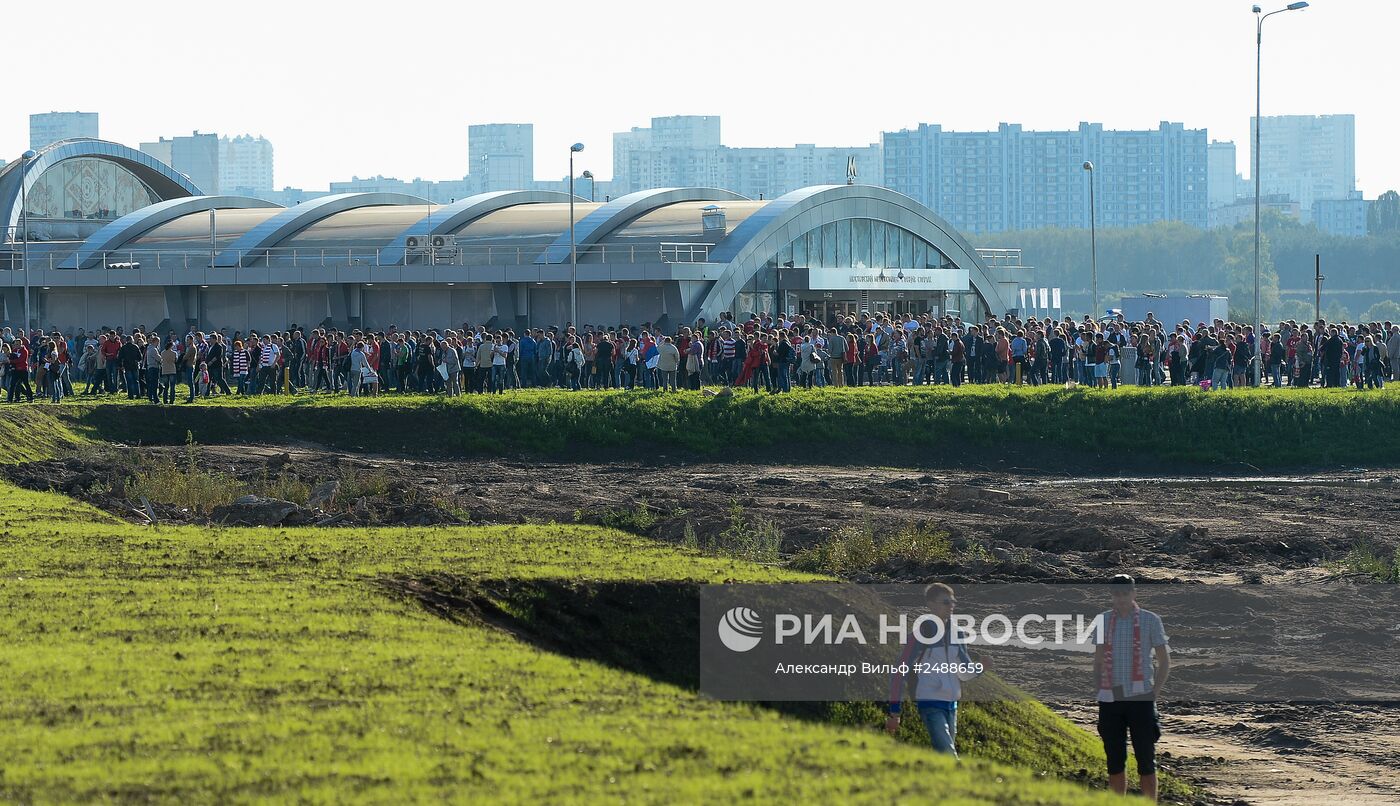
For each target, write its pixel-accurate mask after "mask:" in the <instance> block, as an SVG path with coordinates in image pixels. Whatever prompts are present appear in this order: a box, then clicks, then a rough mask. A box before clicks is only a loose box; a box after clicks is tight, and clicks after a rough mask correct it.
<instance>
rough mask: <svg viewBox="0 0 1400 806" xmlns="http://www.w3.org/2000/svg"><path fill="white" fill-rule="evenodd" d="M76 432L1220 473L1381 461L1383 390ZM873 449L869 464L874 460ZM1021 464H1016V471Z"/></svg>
mask: <svg viewBox="0 0 1400 806" xmlns="http://www.w3.org/2000/svg"><path fill="white" fill-rule="evenodd" d="M53 411H54V413H55V414H57V415H58V416H59V417H60V418H62V420H63V422H65V423H66V425H67V426H68V427H69V428H71V429H72V430H73V431H74V432H76V433H78V434H81V435H83V436H87V437H90V438H99V439H111V440H119V441H123V442H142V443H160V444H171V443H174V442H179V441H181V440H183V439H184V437H185V434H186V432H193V434H194V438H195V439H196V440H197V441H199V442H201V443H206V444H227V443H239V442H244V441H265V442H286V441H287V440H306V441H309V442H314V443H319V444H324V445H328V446H332V447H336V448H341V449H350V450H356V449H359V450H371V451H384V452H397V453H404V452H407V453H420V454H431V453H438V454H451V455H474V454H475V455H481V454H488V455H517V454H528V455H535V456H578V457H588V458H598V457H605V456H614V457H616V456H626V457H637V456H646V457H654V456H656V455H657V454H666V453H670V454H672V455H677V456H688V457H698V458H707V459H730V460H732V459H746V460H756V461H764V460H767V459H777V460H778V461H788V460H793V459H794V458H800V459H802V460H811V461H818V460H821V461H831V460H837V461H839V460H841V459H842V458H843V457H844V458H846V459H847V460H848V461H849V460H854V459H861V460H862V461H864V462H865V463H867V464H873V463H879V462H883V463H923V464H934V463H940V462H945V461H955V462H962V463H966V462H973V463H976V462H982V463H984V464H986V465H995V464H996V462H997V461H998V460H1005V461H1008V462H1016V461H1020V462H1024V463H1035V462H1041V463H1063V462H1080V463H1082V464H1086V465H1098V466H1104V465H1117V464H1121V463H1123V462H1132V463H1144V462H1145V463H1165V464H1185V465H1192V466H1211V467H1227V468H1235V469H1248V468H1250V467H1254V468H1259V469H1263V468H1289V467H1321V466H1337V465H1356V464H1371V465H1374V464H1386V463H1389V464H1393V463H1395V462H1396V461H1397V460H1396V457H1397V456H1400V432H1398V431H1397V430H1396V429H1394V428H1391V427H1389V424H1390V423H1394V422H1396V421H1397V420H1400V389H1386V390H1383V391H1366V392H1358V391H1355V390H1333V389H1309V390H1302V391H1295V390H1291V389H1285V390H1272V389H1251V390H1238V391H1230V392H1222V393H1216V394H1207V393H1204V392H1201V391H1200V390H1198V389H1194V388H1183V389H1138V388H1122V389H1118V390H1116V391H1101V390H1099V391H1096V390H1092V389H1072V390H1066V389H1062V388H1059V387H1042V388H1038V389H1033V388H1011V387H1005V386H964V387H962V388H961V389H957V390H954V389H948V388H937V389H932V388H920V389H892V388H874V389H870V388H863V389H826V390H813V391H807V392H795V393H793V394H791V395H779V396H769V395H754V394H751V393H748V392H744V391H741V392H739V393H737V394H736V395H735V396H734V397H733V398H732V399H712V398H705V397H702V396H701V395H700V394H698V393H681V394H665V393H658V392H643V391H637V392H581V393H569V392H562V391H557V390H525V391H519V392H513V393H511V394H508V395H497V396H491V395H472V396H466V397H461V398H455V399H443V398H423V397H410V398H401V397H392V396H390V397H380V398H372V399H369V398H358V399H351V398H345V397H337V398H309V397H302V398H285V397H261V398H256V399H247V398H222V399H216V400H214V401H213V402H209V403H199V404H195V405H190V406H184V405H177V406H171V407H159V408H156V407H150V406H149V405H148V404H143V403H139V402H138V403H133V404H126V403H104V404H97V405H94V404H90V403H86V402H80V403H74V404H64V405H62V406H60V407H57V408H56V409H53ZM877 460H879V461H878V462H877ZM1023 466H1024V465H1023Z"/></svg>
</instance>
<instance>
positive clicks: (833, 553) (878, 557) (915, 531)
mask: <svg viewBox="0 0 1400 806" xmlns="http://www.w3.org/2000/svg"><path fill="white" fill-rule="evenodd" d="M952 559H953V542H952V541H951V540H950V539H949V538H948V533H947V532H941V531H937V530H934V529H930V528H928V527H926V526H918V525H914V524H906V525H904V526H900V527H898V528H896V529H894V530H883V529H879V530H877V529H875V528H874V527H873V526H872V525H871V524H870V523H869V522H868V521H867V522H864V523H860V524H848V525H846V526H843V527H841V528H840V529H839V530H838V531H837V533H836V534H835V535H832V537H831V538H830V539H829V540H827V541H825V542H823V543H820V544H818V545H816V546H813V547H811V548H809V549H806V550H804V551H802V552H801V553H799V554H798V555H797V556H796V557H793V558H792V565H793V567H794V568H798V569H801V570H804V571H814V572H819V573H827V574H835V575H837V576H847V577H849V576H851V575H852V574H856V573H861V572H871V571H876V570H879V569H881V568H883V567H885V566H887V565H889V564H891V563H909V564H912V565H915V566H921V565H929V564H932V563H935V562H946V561H949V560H952Z"/></svg>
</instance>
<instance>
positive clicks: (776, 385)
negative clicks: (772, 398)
mask: <svg viewBox="0 0 1400 806" xmlns="http://www.w3.org/2000/svg"><path fill="white" fill-rule="evenodd" d="M773 369H775V370H776V371H777V373H778V378H777V380H775V381H774V382H773V391H774V392H791V391H792V387H791V386H790V385H789V383H788V365H787V364H784V363H782V362H779V363H777V364H774V365H773Z"/></svg>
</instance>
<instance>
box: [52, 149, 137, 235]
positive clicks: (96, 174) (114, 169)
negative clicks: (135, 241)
mask: <svg viewBox="0 0 1400 806" xmlns="http://www.w3.org/2000/svg"><path fill="white" fill-rule="evenodd" d="M158 201H160V197H159V196H157V195H156V194H155V193H154V192H153V191H152V190H151V189H150V188H149V187H147V186H146V183H144V182H142V181H141V180H140V179H138V178H137V177H136V175H135V174H133V173H131V172H130V171H128V170H126V169H125V168H123V167H121V166H120V165H118V164H117V163H115V162H111V161H110V160H102V159H94V158H90V157H78V158H75V159H70V160H64V161H63V162H60V163H59V164H57V165H55V166H54V167H52V168H50V169H48V170H47V171H44V173H43V174H42V175H41V176H40V177H39V179H38V181H36V182H35V183H34V185H33V187H31V188H30V189H29V194H28V199H27V202H28V211H29V215H30V216H31V217H33V218H70V219H86V220H97V221H110V220H113V219H117V218H121V217H122V216H124V215H126V214H127V213H130V212H133V211H135V210H139V209H141V208H142V207H145V206H146V205H149V204H155V203H156V202H158Z"/></svg>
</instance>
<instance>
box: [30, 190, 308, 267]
mask: <svg viewBox="0 0 1400 806" xmlns="http://www.w3.org/2000/svg"><path fill="white" fill-rule="evenodd" d="M281 206H282V205H280V204H276V203H274V202H270V201H265V200H263V199H254V198H251V197H249V196H186V197H184V198H182V199H167V200H165V201H163V202H156V203H155V204H151V205H147V206H145V207H142V208H141V209H140V210H136V211H134V212H131V213H127V214H126V215H124V216H122V217H121V218H118V219H117V220H116V221H113V222H112V223H110V224H108V225H107V226H105V227H103V228H102V229H100V230H98V231H97V232H94V233H93V234H92V235H90V236H89V237H88V239H87V240H85V241H83V243H82V245H81V246H79V247H78V250H77V251H76V252H74V253H73V254H72V255H70V256H69V257H68V258H67V259H65V260H64V261H63V262H62V263H60V264H59V266H58V267H59V268H60V269H86V268H88V267H90V266H92V265H94V264H95V263H97V261H98V260H100V259H101V258H102V255H103V254H104V253H106V252H112V251H115V250H117V249H119V248H121V247H122V246H124V245H126V244H127V243H130V242H131V241H133V240H135V239H136V238H140V237H141V236H142V235H145V234H146V233H148V232H150V231H151V230H153V229H155V228H156V227H159V226H161V225H162V224H168V223H170V222H171V221H174V220H175V219H177V218H183V217H184V216H187V215H190V214H192V213H204V212H208V211H209V210H243V209H248V208H256V207H281Z"/></svg>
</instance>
